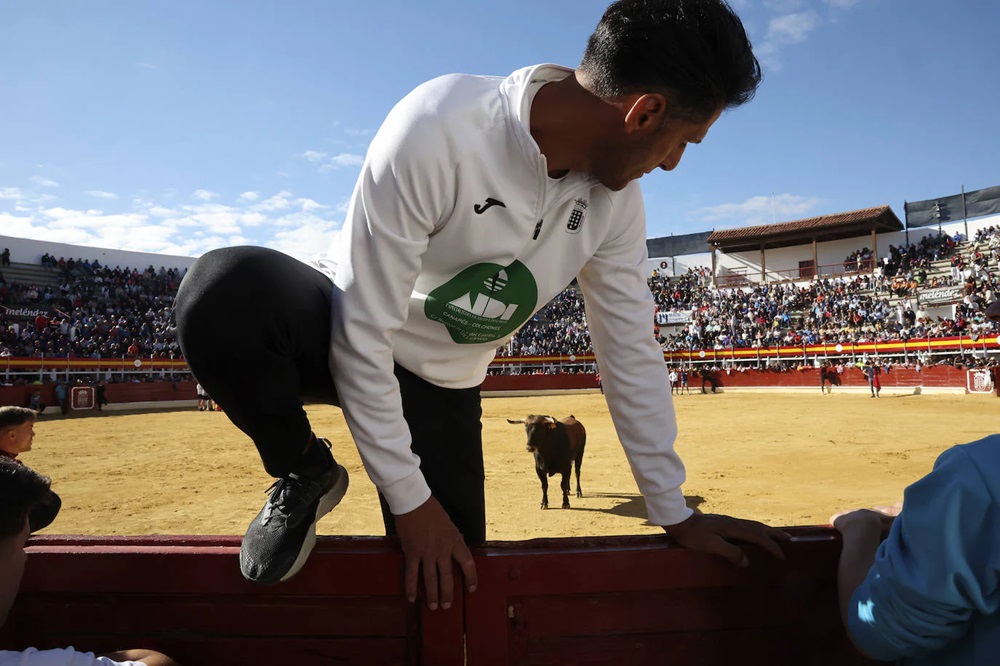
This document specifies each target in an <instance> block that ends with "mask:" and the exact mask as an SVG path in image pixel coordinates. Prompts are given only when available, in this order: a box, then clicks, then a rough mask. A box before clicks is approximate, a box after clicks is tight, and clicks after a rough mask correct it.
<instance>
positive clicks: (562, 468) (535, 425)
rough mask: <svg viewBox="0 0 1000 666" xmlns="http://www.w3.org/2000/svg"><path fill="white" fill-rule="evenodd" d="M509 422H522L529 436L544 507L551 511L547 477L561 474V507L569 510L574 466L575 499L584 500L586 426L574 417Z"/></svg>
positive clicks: (533, 416)
mask: <svg viewBox="0 0 1000 666" xmlns="http://www.w3.org/2000/svg"><path fill="white" fill-rule="evenodd" d="M507 422H508V423H523V424H524V429H525V430H526V431H527V433H528V451H530V452H531V453H533V454H535V472H536V473H537V474H538V479H539V480H540V481H541V482H542V507H541V508H543V509H547V508H549V480H548V477H550V476H555V475H556V474H561V475H562V483H561V484H560V487H561V488H562V492H563V503H562V508H564V509H568V508H569V485H570V474H571V473H572V466H573V464H574V463H575V465H576V496H577V497H583V492H582V491H581V490H580V465H581V464H582V463H583V449H584V447H585V446H586V445H587V431H586V430H585V429H584V427H583V424H582V423H580V422H579V421H577V420H576V419H575V418H574V417H573V416H572V415H570V416H567V417H566V418H564V419H562V420H561V421H556V420H555V419H554V418H552V417H551V416H539V415H537V414H531V415H529V416H528V417H527V418H524V419H518V420H516V421H515V420H513V419H507Z"/></svg>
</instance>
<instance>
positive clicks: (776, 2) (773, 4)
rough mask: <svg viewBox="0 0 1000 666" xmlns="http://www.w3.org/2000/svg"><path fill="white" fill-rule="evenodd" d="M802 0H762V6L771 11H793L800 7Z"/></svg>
mask: <svg viewBox="0 0 1000 666" xmlns="http://www.w3.org/2000/svg"><path fill="white" fill-rule="evenodd" d="M802 1H803V0H764V6H765V7H767V8H768V9H770V10H771V11H772V12H780V13H785V12H794V11H796V10H797V9H800V8H801V7H802Z"/></svg>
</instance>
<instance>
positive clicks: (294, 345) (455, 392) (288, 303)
mask: <svg viewBox="0 0 1000 666" xmlns="http://www.w3.org/2000/svg"><path fill="white" fill-rule="evenodd" d="M332 291H333V284H332V283H331V282H330V279H329V278H328V277H326V276H325V275H323V274H322V273H320V272H319V271H318V270H316V269H314V268H312V267H311V266H308V265H306V264H304V263H302V262H300V261H297V260H296V259H293V258H292V257H289V256H287V255H284V254H282V253H280V252H276V251H274V250H269V249H265V248H259V247H232V248H225V249H221V250H213V251H211V252H209V253H207V254H205V255H203V256H202V257H201V258H199V259H198V260H197V261H196V262H195V263H194V265H193V266H191V268H190V269H189V270H188V272H187V275H185V276H184V280H183V281H182V282H181V286H180V288H179V289H178V292H177V298H176V301H175V305H174V314H175V317H176V321H177V335H178V339H179V341H180V345H181V350H182V351H183V353H184V357H185V359H186V360H187V362H188V365H189V367H190V368H191V371H192V372H193V373H194V375H195V377H196V378H197V379H198V381H199V382H200V383H201V385H202V386H204V387H205V389H206V391H207V392H208V394H209V395H211V396H212V399H213V400H215V401H216V402H218V403H219V405H221V406H222V409H223V410H224V411H225V413H226V415H227V416H228V417H229V419H230V420H231V421H232V422H233V423H234V424H235V425H236V426H237V427H238V428H239V429H240V430H242V431H243V432H244V433H246V434H247V435H248V436H249V437H250V439H252V440H253V442H254V444H255V445H256V446H257V451H258V452H259V453H260V457H261V460H262V461H263V463H264V468H265V469H266V470H267V472H268V473H269V474H271V475H272V476H275V477H281V476H284V475H286V474H288V473H289V472H290V471H291V470H292V469H294V468H295V466H296V464H297V463H298V461H299V459H300V457H301V455H302V451H303V449H304V448H305V446H306V444H307V443H308V442H309V438H310V433H311V432H312V428H311V426H310V424H309V420H308V418H307V417H306V413H305V410H303V408H302V405H303V402H314V403H325V404H331V405H338V406H339V400H338V398H337V391H336V389H335V388H334V385H333V380H332V378H331V377H330V369H329V365H328V363H329V360H328V352H329V339H330V307H331V294H332ZM334 362H335V361H334ZM395 371H396V378H397V379H398V380H399V385H400V393H401V395H402V402H403V416H404V418H405V419H406V422H407V424H408V425H409V428H410V433H411V435H412V436H413V444H412V448H413V452H414V453H416V454H417V455H418V456H420V469H421V471H422V472H423V474H424V477H425V478H426V479H427V483H428V485H429V486H430V488H431V492H432V493H433V494H434V497H435V498H436V499H437V500H438V501H439V502H440V503H441V505H442V506H443V507H444V508H445V510H446V511H447V512H448V514H449V515H450V516H451V519H452V521H453V522H454V523H455V525H456V526H457V527H458V528H459V530H461V532H462V534H464V535H465V538H466V541H467V542H468V543H469V544H470V545H472V544H478V543H482V542H483V541H484V540H485V538H486V510H485V501H484V492H483V481H484V471H483V449H482V424H481V416H482V411H481V405H480V394H479V388H478V387H475V388H469V389H445V388H441V387H439V386H435V385H433V384H430V383H428V382H426V381H424V380H423V379H421V378H420V377H417V376H416V375H414V374H413V373H411V372H409V371H407V370H405V369H404V368H402V367H400V366H398V365H397V366H396V369H395ZM380 498H381V496H380ZM382 507H383V518H384V520H385V523H386V533H387V534H395V525H394V522H393V520H392V515H391V514H390V513H389V511H388V508H387V505H386V504H385V500H384V499H382Z"/></svg>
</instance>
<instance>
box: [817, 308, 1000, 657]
mask: <svg viewBox="0 0 1000 666" xmlns="http://www.w3.org/2000/svg"><path fill="white" fill-rule="evenodd" d="M986 315H987V317H989V318H990V319H992V320H993V321H1000V301H997V302H996V303H994V304H993V305H991V306H990V307H989V308H988V309H987V311H986ZM892 513H893V512H892V511H882V510H869V509H860V510H857V511H851V512H849V513H844V514H839V515H837V516H834V517H833V519H832V520H831V522H832V523H833V526H834V527H835V528H836V529H837V530H838V531H839V532H840V533H841V535H842V537H843V551H842V553H841V556H840V565H839V570H838V592H839V597H840V610H841V618H842V620H843V622H844V626H845V627H846V628H847V632H848V635H849V636H850V638H851V641H852V642H853V643H854V645H855V646H856V647H857V648H858V649H859V650H860V651H861V652H862V653H863V654H865V655H866V656H868V657H871V658H873V659H878V660H882V661H895V662H898V663H902V664H906V665H907V666H925V665H926V666H930V665H931V664H933V665H934V666H952V665H958V664H962V665H968V666H973V665H974V666H986V665H987V664H1000V434H997V435H990V436H989V437H986V438H984V439H981V440H979V441H976V442H972V443H971V444H963V445H960V446H955V447H952V448H950V449H948V450H947V451H945V452H944V453H942V454H941V456H940V457H939V458H938V459H937V462H935V463H934V469H933V470H932V471H931V473H930V474H928V475H927V476H925V477H924V478H922V479H920V480H919V481H917V482H916V483H914V484H913V485H911V486H910V487H908V488H907V489H906V491H905V493H904V496H903V509H902V510H901V511H900V512H899V515H898V517H893V516H892V515H891V514H892ZM883 539H884V541H883Z"/></svg>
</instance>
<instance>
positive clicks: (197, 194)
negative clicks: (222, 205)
mask: <svg viewBox="0 0 1000 666" xmlns="http://www.w3.org/2000/svg"><path fill="white" fill-rule="evenodd" d="M191 196H193V197H194V198H195V199H198V200H199V201H211V200H212V199H214V198H216V197H217V196H219V193H218V192H212V191H211V190H195V191H194V194H193V195H191Z"/></svg>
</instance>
